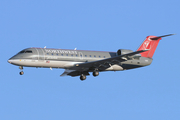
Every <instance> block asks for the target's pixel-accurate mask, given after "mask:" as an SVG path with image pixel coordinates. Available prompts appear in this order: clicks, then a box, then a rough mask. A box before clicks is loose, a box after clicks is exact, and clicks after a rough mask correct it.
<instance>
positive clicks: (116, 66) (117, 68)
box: [106, 65, 123, 71]
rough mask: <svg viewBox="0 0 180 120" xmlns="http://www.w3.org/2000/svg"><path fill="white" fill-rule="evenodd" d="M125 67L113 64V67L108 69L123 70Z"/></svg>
mask: <svg viewBox="0 0 180 120" xmlns="http://www.w3.org/2000/svg"><path fill="white" fill-rule="evenodd" d="M121 70H123V68H122V67H121V66H119V65H112V66H111V67H109V68H107V69H106V71H121Z"/></svg>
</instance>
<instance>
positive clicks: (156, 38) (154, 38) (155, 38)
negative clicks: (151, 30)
mask: <svg viewBox="0 0 180 120" xmlns="http://www.w3.org/2000/svg"><path fill="white" fill-rule="evenodd" d="M172 35H175V34H168V35H163V36H158V37H153V38H150V39H151V40H158V39H159V38H162V37H168V36H172Z"/></svg>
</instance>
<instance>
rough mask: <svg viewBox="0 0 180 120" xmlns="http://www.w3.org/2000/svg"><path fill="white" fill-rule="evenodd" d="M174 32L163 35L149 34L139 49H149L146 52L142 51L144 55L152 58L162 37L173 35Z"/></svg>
mask: <svg viewBox="0 0 180 120" xmlns="http://www.w3.org/2000/svg"><path fill="white" fill-rule="evenodd" d="M171 35H174V34H168V35H163V36H158V37H157V36H147V37H146V39H145V40H144V42H143V43H142V44H141V45H140V47H139V48H138V49H137V51H140V50H148V51H146V52H142V53H140V54H141V56H142V57H147V58H152V57H153V55H154V52H155V50H156V48H157V46H158V43H159V41H160V40H161V39H162V37H167V36H171Z"/></svg>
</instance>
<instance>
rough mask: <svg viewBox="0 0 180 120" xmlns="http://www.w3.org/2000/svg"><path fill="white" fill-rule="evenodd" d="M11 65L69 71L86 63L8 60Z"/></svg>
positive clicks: (111, 67)
mask: <svg viewBox="0 0 180 120" xmlns="http://www.w3.org/2000/svg"><path fill="white" fill-rule="evenodd" d="M8 62H9V63H11V64H14V65H18V66H26V67H42V68H43V67H44V68H63V69H68V68H70V67H73V66H74V65H75V64H80V63H84V62H72V61H54V60H53V61H50V60H29V59H13V60H8ZM119 70H123V68H122V67H121V66H119V65H112V66H110V67H109V68H107V69H106V71H119Z"/></svg>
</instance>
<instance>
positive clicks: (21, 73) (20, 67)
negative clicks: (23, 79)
mask: <svg viewBox="0 0 180 120" xmlns="http://www.w3.org/2000/svg"><path fill="white" fill-rule="evenodd" d="M19 69H20V70H21V72H19V74H20V75H23V74H24V72H23V66H19Z"/></svg>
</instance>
